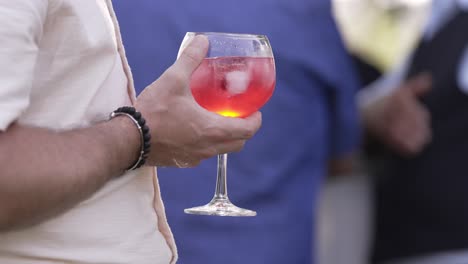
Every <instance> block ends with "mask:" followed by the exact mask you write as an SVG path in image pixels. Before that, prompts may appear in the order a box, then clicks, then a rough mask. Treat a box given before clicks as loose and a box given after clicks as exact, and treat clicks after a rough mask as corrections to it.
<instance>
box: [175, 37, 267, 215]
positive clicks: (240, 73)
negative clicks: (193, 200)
mask: <svg viewBox="0 0 468 264" xmlns="http://www.w3.org/2000/svg"><path fill="white" fill-rule="evenodd" d="M196 35H204V36H206V37H207V38H208V40H209V43H210V47H209V50H208V54H207V57H206V58H205V59H204V61H203V62H202V63H201V65H200V66H199V67H198V68H197V70H196V71H195V72H194V73H193V75H192V78H191V81H190V89H191V91H192V94H193V97H194V98H195V100H196V101H197V102H198V104H200V105H201V106H202V107H204V108H205V109H207V110H209V111H211V112H215V113H218V114H220V115H223V116H227V117H236V118H242V117H246V116H249V115H251V114H253V113H255V112H256V111H258V110H259V109H260V107H262V106H263V105H264V104H265V103H266V102H267V101H268V99H269V98H270V97H271V95H272V94H273V90H274V87H275V81H276V72H275V61H274V58H273V52H272V49H271V46H270V43H269V41H268V38H267V37H266V36H262V35H249V34H229V33H193V32H189V33H187V34H186V35H185V38H184V40H183V41H182V45H181V47H180V51H179V54H180V52H181V51H183V50H184V48H185V47H186V46H187V44H188V43H190V41H191V40H192V39H193V38H194V37H195V36H196ZM226 165H227V154H221V155H218V175H217V180H216V190H215V195H214V197H213V199H212V200H211V202H209V203H208V204H207V205H204V206H198V207H193V208H189V209H185V213H188V214H201V215H218V216H255V215H256V212H254V211H251V210H247V209H242V208H239V207H237V206H235V205H233V204H232V203H231V202H230V200H229V198H228V195H227V185H226Z"/></svg>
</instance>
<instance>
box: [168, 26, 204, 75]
mask: <svg viewBox="0 0 468 264" xmlns="http://www.w3.org/2000/svg"><path fill="white" fill-rule="evenodd" d="M208 47H209V42H208V38H206V37H205V36H200V35H198V36H195V37H194V38H193V39H192V40H191V42H190V43H189V44H188V46H187V47H186V48H185V49H184V50H183V51H182V53H181V54H180V56H179V58H178V59H177V61H176V62H175V63H174V65H172V68H173V70H174V71H175V72H177V73H179V74H181V75H182V77H183V78H186V79H189V78H190V77H191V76H192V73H193V72H194V71H195V70H196V69H197V68H198V66H199V65H200V63H201V62H202V61H203V59H204V58H205V56H206V53H207V52H208Z"/></svg>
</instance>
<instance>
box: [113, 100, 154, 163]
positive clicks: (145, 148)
mask: <svg viewBox="0 0 468 264" xmlns="http://www.w3.org/2000/svg"><path fill="white" fill-rule="evenodd" d="M116 117H123V118H126V119H127V124H126V125H127V126H128V123H129V122H128V121H131V123H132V124H133V127H134V128H136V130H137V131H138V135H139V137H138V138H139V142H140V144H139V149H138V151H137V153H138V154H137V155H136V156H135V157H137V159H136V161H135V162H134V163H133V164H132V165H131V166H129V167H127V168H126V171H129V170H135V169H138V168H140V167H141V166H143V165H144V164H145V163H146V159H147V158H148V155H149V151H150V147H151V135H150V133H149V128H148V126H147V125H146V120H145V119H144V118H143V117H142V115H141V113H140V112H138V111H136V109H135V108H134V107H129V106H125V107H120V108H118V109H117V110H115V111H114V112H112V113H111V114H110V119H113V118H116ZM133 137H134V135H133ZM133 140H135V139H134V138H133Z"/></svg>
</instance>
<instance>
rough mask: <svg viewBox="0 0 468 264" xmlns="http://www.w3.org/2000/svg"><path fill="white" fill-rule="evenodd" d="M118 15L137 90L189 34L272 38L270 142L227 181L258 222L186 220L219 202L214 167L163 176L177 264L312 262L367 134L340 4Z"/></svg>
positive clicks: (227, 5) (160, 8) (143, 9)
mask: <svg viewBox="0 0 468 264" xmlns="http://www.w3.org/2000/svg"><path fill="white" fill-rule="evenodd" d="M114 6H115V8H116V12H117V13H118V15H119V17H120V18H121V20H120V26H121V30H122V32H123V36H124V39H125V40H126V50H127V55H128V56H129V58H130V63H131V65H132V69H133V72H134V76H135V81H136V84H137V85H136V86H137V87H143V86H142V85H144V84H146V83H149V82H150V81H151V80H152V79H153V78H154V76H157V75H158V74H160V73H162V72H163V71H164V69H165V68H166V66H167V65H169V64H170V63H171V61H173V60H174V54H177V51H178V49H179V46H180V43H181V41H182V39H183V37H184V35H185V33H186V32H187V31H217V32H235V33H251V34H265V35H267V36H268V37H269V39H270V41H271V44H272V47H273V51H274V55H275V60H276V67H277V85H276V90H275V93H274V94H273V97H272V98H271V100H270V101H269V102H268V103H267V104H266V106H265V107H263V108H262V113H263V128H262V130H261V131H260V134H259V135H258V136H256V137H255V139H254V140H253V141H252V142H250V143H249V144H248V145H246V148H245V149H244V150H243V151H242V152H240V153H238V154H233V155H230V159H229V172H228V184H229V190H230V192H231V193H230V197H231V199H232V200H233V202H234V203H235V204H236V205H239V206H241V207H244V208H249V209H253V210H256V211H257V212H258V215H257V216H256V217H253V218H226V217H223V218H221V217H213V216H193V215H186V214H184V213H183V210H184V208H188V207H192V206H194V205H198V204H200V203H203V202H206V201H208V200H209V199H210V198H211V195H212V193H213V183H214V181H215V173H216V169H215V168H216V166H215V165H216V160H210V162H204V163H202V164H201V165H200V166H199V167H198V168H196V169H193V170H171V169H163V170H162V171H161V174H162V175H163V176H162V177H161V178H160V182H161V185H162V188H164V192H163V196H164V197H165V200H166V204H167V208H168V210H167V214H168V219H169V222H170V223H171V225H172V226H173V231H174V233H175V235H176V237H177V243H178V249H179V253H180V262H179V263H182V264H198V263H226V264H231V263H232V264H234V263H235V264H238V263H269V264H275V263H278V264H284V263H294V264H310V263H311V262H312V259H313V254H312V252H311V251H312V248H313V247H314V245H313V237H314V234H313V228H312V227H313V225H314V219H315V218H314V207H315V204H316V198H317V194H318V190H319V188H320V185H321V183H322V180H323V178H324V176H325V175H326V174H327V172H328V168H327V165H328V164H329V162H330V163H333V164H334V165H333V166H332V167H333V168H334V169H333V171H335V172H337V173H340V172H343V170H347V169H348V167H349V165H348V156H350V154H351V153H352V152H353V151H354V150H355V148H356V146H357V144H358V134H359V132H358V122H357V113H356V109H355V104H354V95H355V90H356V89H357V87H358V82H357V78H356V76H355V75H354V72H353V66H352V63H351V61H350V58H349V57H348V54H347V53H346V51H345V49H344V47H343V43H342V40H341V38H340V35H339V34H338V31H337V28H336V25H335V22H334V20H333V18H332V13H331V3H330V1H328V0H316V1H305V0H298V1H272V0H258V1H247V0H239V1H218V0H207V1H203V4H201V3H200V2H197V1H190V0H181V1H175V2H169V1H166V2H164V3H161V2H158V3H157V4H156V3H155V2H154V1H151V0H133V1H125V0H119V1H114ZM332 160H333V161H334V162H331V161H332Z"/></svg>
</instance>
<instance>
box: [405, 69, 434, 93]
mask: <svg viewBox="0 0 468 264" xmlns="http://www.w3.org/2000/svg"><path fill="white" fill-rule="evenodd" d="M407 86H408V87H405V88H406V89H407V90H408V91H409V92H411V94H413V95H415V96H417V97H420V96H423V95H425V94H427V93H428V92H429V91H430V90H431V88H432V77H431V75H430V74H429V73H420V74H418V75H417V76H415V77H413V78H411V79H410V80H409V81H408V82H407Z"/></svg>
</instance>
